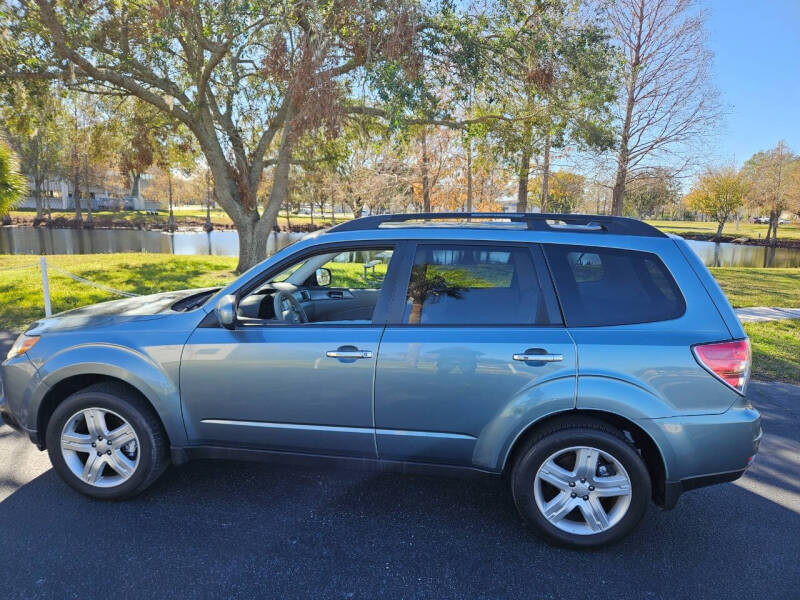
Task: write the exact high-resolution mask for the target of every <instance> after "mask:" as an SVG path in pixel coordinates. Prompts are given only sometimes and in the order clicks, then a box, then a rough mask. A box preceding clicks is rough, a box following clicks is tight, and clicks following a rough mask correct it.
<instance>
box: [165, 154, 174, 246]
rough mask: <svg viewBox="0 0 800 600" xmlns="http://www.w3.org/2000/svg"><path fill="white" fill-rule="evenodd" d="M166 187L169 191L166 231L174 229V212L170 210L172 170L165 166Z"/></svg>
mask: <svg viewBox="0 0 800 600" xmlns="http://www.w3.org/2000/svg"><path fill="white" fill-rule="evenodd" d="M167 188H168V192H169V218H168V219H167V231H169V232H170V233H171V232H173V231H175V213H174V212H173V211H172V171H170V169H169V167H167Z"/></svg>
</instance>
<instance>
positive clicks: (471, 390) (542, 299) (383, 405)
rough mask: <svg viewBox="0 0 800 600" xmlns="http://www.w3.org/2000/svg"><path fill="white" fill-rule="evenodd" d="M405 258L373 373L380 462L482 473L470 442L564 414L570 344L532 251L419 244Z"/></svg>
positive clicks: (571, 367) (572, 371)
mask: <svg viewBox="0 0 800 600" xmlns="http://www.w3.org/2000/svg"><path fill="white" fill-rule="evenodd" d="M413 256H414V258H413V264H412V265H410V266H409V267H408V270H407V271H406V273H405V274H404V275H403V278H404V279H405V282H408V283H407V284H403V288H404V289H403V292H401V293H399V294H398V293H396V294H395V296H396V297H399V302H397V303H396V304H395V306H393V312H392V316H391V320H390V323H389V324H388V325H387V327H386V330H385V332H384V335H383V338H382V340H381V347H380V354H379V356H378V363H377V367H376V375H375V427H376V440H377V446H378V454H379V457H380V458H381V459H392V460H403V461H422V462H434V463H449V464H456V465H477V466H483V467H492V466H493V465H491V464H482V463H486V461H489V462H491V460H490V459H489V458H487V456H489V455H491V454H492V452H491V451H488V452H487V451H485V450H486V448H485V447H483V450H480V452H479V448H481V447H482V446H479V445H478V440H479V438H480V437H481V436H483V437H484V438H485V439H486V438H487V437H491V435H492V434H490V435H488V436H487V435H486V434H487V432H489V431H493V430H497V431H500V430H502V429H503V427H505V426H507V425H508V423H509V422H510V421H514V420H515V419H516V418H517V417H519V419H517V420H518V421H519V422H522V421H523V420H524V417H525V414H529V415H533V414H536V412H537V409H539V408H540V407H539V405H540V404H541V409H542V410H543V411H552V410H563V409H570V408H572V407H573V406H574V399H575V398H574V394H575V375H576V368H575V360H576V359H575V347H574V344H573V342H572V339H571V338H570V336H569V334H568V332H567V331H566V329H565V328H564V327H563V324H562V322H561V319H560V315H559V311H558V306H557V301H556V299H555V297H554V294H553V290H552V283H551V282H550V280H549V275H548V274H547V272H546V267H545V265H544V261H543V258H542V254H541V250H540V249H539V248H538V246H535V245H515V244H503V243H479V244H472V243H469V244H466V243H462V242H459V243H455V244H454V243H451V242H436V243H429V242H425V243H419V244H418V245H417V246H416V249H415V252H414V255H413ZM543 284H544V285H543ZM545 384H547V385H546V386H545ZM541 390H546V391H544V392H542V393H539V392H540V391H541ZM545 404H546V407H545V406H544V405H545ZM501 422H503V423H505V425H503V424H500V423H501ZM514 426H515V425H511V428H512V429H513V427H514ZM493 428H494V429H493ZM511 433H513V431H512V432H511ZM500 437H503V436H500ZM495 441H496V443H500V444H502V443H503V442H504V440H499V441H498V440H495ZM478 453H481V454H482V456H480V457H479V456H478Z"/></svg>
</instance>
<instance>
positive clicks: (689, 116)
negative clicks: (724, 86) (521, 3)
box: [608, 0, 719, 215]
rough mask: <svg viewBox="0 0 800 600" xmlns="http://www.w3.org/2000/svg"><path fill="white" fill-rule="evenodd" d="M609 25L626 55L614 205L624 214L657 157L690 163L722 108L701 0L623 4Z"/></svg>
mask: <svg viewBox="0 0 800 600" xmlns="http://www.w3.org/2000/svg"><path fill="white" fill-rule="evenodd" d="M608 21H609V23H610V24H611V27H612V30H613V32H614V36H615V38H616V40H617V43H618V44H619V45H620V47H621V48H622V51H623V58H624V60H623V71H624V72H623V84H624V86H623V90H622V94H621V102H622V104H621V106H620V107H619V112H618V114H617V117H616V122H617V125H616V129H617V135H618V143H619V147H618V152H617V159H616V176H615V179H614V188H613V196H612V207H611V212H612V213H613V214H615V215H621V214H623V211H624V198H625V189H626V186H627V184H628V183H629V182H630V181H632V180H633V179H635V178H636V176H637V175H638V174H639V173H641V172H642V170H643V169H645V168H647V167H648V166H652V161H653V160H654V159H661V162H662V164H663V163H664V162H666V159H668V158H669V159H671V160H674V161H677V162H678V163H681V162H682V164H683V165H685V164H686V160H685V158H686V157H685V155H686V153H687V152H688V151H689V148H690V144H691V143H692V142H696V141H698V140H699V139H702V137H703V136H704V135H705V134H707V133H708V132H709V131H710V130H711V128H712V127H713V125H714V124H715V123H716V121H717V119H718V117H719V104H718V101H717V94H716V91H715V90H714V89H713V88H712V86H711V84H710V73H711V62H712V55H711V52H710V51H709V50H708V48H707V47H706V39H705V38H706V36H705V13H704V12H703V11H701V10H698V9H697V7H696V6H695V2H694V0H616V1H615V2H610V3H609V4H608ZM681 155H684V156H683V161H682V160H681Z"/></svg>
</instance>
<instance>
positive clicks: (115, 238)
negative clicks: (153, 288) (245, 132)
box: [0, 227, 305, 256]
mask: <svg viewBox="0 0 800 600" xmlns="http://www.w3.org/2000/svg"><path fill="white" fill-rule="evenodd" d="M303 235H305V234H303V233H287V232H280V233H272V234H270V236H269V239H268V240H267V253H268V254H273V253H275V252H277V251H278V250H280V249H282V248H285V247H286V246H288V245H289V244H291V243H292V242H295V241H297V240H299V239H300V238H302V237H303ZM238 251H239V236H238V234H237V233H236V232H235V231H212V232H211V233H206V232H203V231H196V232H195V231H188V232H179V233H172V234H170V233H163V232H160V231H139V230H134V229H83V230H79V229H47V228H33V227H3V228H0V254H102V253H108V252H149V253H153V254H200V255H214V256H236V255H237V254H238Z"/></svg>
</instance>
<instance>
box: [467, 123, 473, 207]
mask: <svg viewBox="0 0 800 600" xmlns="http://www.w3.org/2000/svg"><path fill="white" fill-rule="evenodd" d="M467 212H468V213H471V212H472V138H470V139H469V140H467Z"/></svg>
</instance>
